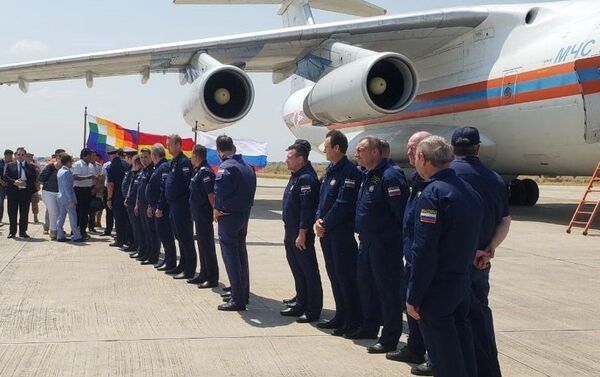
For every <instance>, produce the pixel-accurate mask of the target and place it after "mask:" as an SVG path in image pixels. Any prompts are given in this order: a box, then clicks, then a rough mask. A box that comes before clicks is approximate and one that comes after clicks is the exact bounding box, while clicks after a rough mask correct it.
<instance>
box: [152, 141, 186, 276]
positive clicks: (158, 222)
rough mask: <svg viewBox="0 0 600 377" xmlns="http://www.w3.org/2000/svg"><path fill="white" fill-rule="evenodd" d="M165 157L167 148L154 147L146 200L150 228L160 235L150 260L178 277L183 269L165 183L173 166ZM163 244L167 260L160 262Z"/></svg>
mask: <svg viewBox="0 0 600 377" xmlns="http://www.w3.org/2000/svg"><path fill="white" fill-rule="evenodd" d="M165 156H166V152H165V148H164V147H163V146H162V145H161V144H155V145H153V146H152V153H151V158H152V163H153V165H154V171H153V172H152V174H151V175H150V177H149V178H148V185H147V186H146V199H148V208H146V218H147V219H148V221H149V224H148V228H149V229H150V230H151V231H152V232H154V233H155V234H158V238H157V239H156V245H154V247H153V248H152V254H151V255H152V257H151V258H149V263H151V262H154V264H155V267H156V268H157V269H158V270H159V271H165V272H166V273H167V274H169V275H177V274H179V273H180V272H181V271H183V267H181V268H179V269H178V268H177V248H176V247H175V237H174V236H173V226H172V225H171V209H170V207H169V204H168V203H167V199H166V198H165V195H164V187H165V182H166V181H167V177H168V176H169V174H170V171H171V164H169V162H168V161H167V159H166V157H165ZM157 210H160V211H161V213H162V216H160V217H158V216H154V214H155V213H156V211H157ZM159 239H160V242H159V241H158V240H159ZM161 243H162V245H163V249H164V251H165V258H164V259H163V260H162V262H158V261H159V255H160V244H161Z"/></svg>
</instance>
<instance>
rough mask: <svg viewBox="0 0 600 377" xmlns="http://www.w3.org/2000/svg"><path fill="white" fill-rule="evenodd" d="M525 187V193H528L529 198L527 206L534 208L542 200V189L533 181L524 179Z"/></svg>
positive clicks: (526, 202)
mask: <svg viewBox="0 0 600 377" xmlns="http://www.w3.org/2000/svg"><path fill="white" fill-rule="evenodd" d="M523 186H525V192H526V193H527V198H526V199H525V203H524V204H525V205H526V206H529V207H531V206H534V205H535V203H537V201H538V199H539V198H540V188H539V186H538V185H537V183H535V181H534V180H532V179H529V178H527V179H524V180H523Z"/></svg>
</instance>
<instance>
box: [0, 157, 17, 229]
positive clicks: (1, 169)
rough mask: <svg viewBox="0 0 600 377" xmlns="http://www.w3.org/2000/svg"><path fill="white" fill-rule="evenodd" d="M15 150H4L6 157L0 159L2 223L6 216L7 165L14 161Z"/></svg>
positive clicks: (0, 208) (0, 213)
mask: <svg viewBox="0 0 600 377" xmlns="http://www.w3.org/2000/svg"><path fill="white" fill-rule="evenodd" d="M13 155H14V152H13V151H12V150H10V149H6V150H5V151H4V158H3V159H2V160H0V225H2V219H3V218H4V199H5V198H6V189H7V187H8V182H7V181H5V180H4V175H5V174H6V167H7V166H8V164H10V163H11V162H12V161H13Z"/></svg>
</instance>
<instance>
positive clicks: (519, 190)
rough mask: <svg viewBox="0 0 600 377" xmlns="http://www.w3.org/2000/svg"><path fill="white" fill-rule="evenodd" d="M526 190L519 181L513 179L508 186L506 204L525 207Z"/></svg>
mask: <svg viewBox="0 0 600 377" xmlns="http://www.w3.org/2000/svg"><path fill="white" fill-rule="evenodd" d="M526 200H527V190H526V188H525V184H523V181H521V180H520V179H513V180H512V181H511V182H510V185H509V186H508V202H509V203H510V204H511V205H513V206H522V205H525V201H526Z"/></svg>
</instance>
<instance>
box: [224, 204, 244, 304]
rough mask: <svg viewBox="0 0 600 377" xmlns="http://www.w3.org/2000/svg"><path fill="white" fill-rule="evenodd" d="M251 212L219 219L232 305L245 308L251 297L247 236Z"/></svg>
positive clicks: (238, 213)
mask: <svg viewBox="0 0 600 377" xmlns="http://www.w3.org/2000/svg"><path fill="white" fill-rule="evenodd" d="M249 218H250V212H236V213H232V214H229V215H225V216H221V217H220V218H219V243H220V245H221V254H222V256H223V262H224V264H225V269H226V271H227V276H228V277H229V283H230V284H231V297H232V304H234V305H240V306H245V305H247V304H248V299H249V296H250V274H249V270H248V250H247V248H246V235H247V234H248V220H249Z"/></svg>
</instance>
